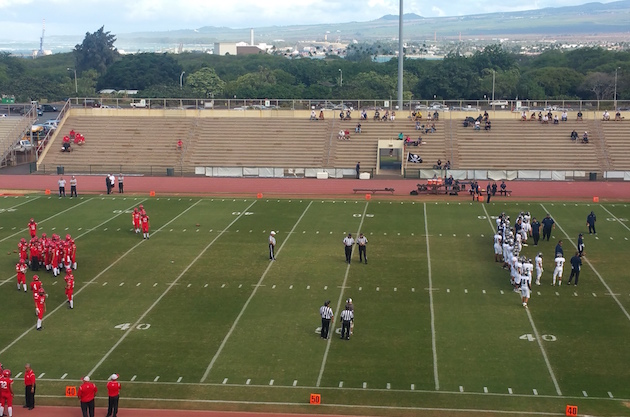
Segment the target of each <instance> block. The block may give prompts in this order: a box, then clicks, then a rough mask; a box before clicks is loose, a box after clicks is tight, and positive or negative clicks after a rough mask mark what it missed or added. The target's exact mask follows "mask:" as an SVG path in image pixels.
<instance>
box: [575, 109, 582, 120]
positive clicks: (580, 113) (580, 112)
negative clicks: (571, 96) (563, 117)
mask: <svg viewBox="0 0 630 417" xmlns="http://www.w3.org/2000/svg"><path fill="white" fill-rule="evenodd" d="M576 120H577V121H582V110H578V112H577V119H576Z"/></svg>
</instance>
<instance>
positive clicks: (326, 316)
mask: <svg viewBox="0 0 630 417" xmlns="http://www.w3.org/2000/svg"><path fill="white" fill-rule="evenodd" d="M319 314H320V315H321V316H322V330H321V333H320V335H321V338H322V339H328V330H329V329H330V320H331V319H332V318H333V311H332V308H330V300H326V301H325V302H324V305H323V306H321V307H320V308H319Z"/></svg>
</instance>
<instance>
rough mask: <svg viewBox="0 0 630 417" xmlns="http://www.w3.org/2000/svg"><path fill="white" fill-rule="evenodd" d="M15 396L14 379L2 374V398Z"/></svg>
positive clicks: (0, 379)
mask: <svg viewBox="0 0 630 417" xmlns="http://www.w3.org/2000/svg"><path fill="white" fill-rule="evenodd" d="M11 397H13V379H11V378H10V377H9V378H7V377H6V376H0V398H6V399H8V398H11Z"/></svg>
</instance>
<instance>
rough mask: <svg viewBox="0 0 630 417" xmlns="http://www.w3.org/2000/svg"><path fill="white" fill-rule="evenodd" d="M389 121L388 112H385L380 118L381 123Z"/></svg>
mask: <svg viewBox="0 0 630 417" xmlns="http://www.w3.org/2000/svg"><path fill="white" fill-rule="evenodd" d="M388 120H389V110H385V114H384V115H383V117H381V122H386V121H388Z"/></svg>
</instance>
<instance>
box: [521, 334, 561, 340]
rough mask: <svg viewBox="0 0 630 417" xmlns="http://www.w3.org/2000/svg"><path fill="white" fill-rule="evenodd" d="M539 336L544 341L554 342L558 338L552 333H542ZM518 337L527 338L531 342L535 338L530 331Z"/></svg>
mask: <svg viewBox="0 0 630 417" xmlns="http://www.w3.org/2000/svg"><path fill="white" fill-rule="evenodd" d="M540 337H541V338H542V340H544V341H545V342H555V341H556V340H558V338H557V337H556V336H554V335H552V334H544V335H542V336H540ZM519 339H521V340H527V341H528V342H533V341H534V340H536V338H535V337H534V335H533V334H531V333H527V334H524V335H522V336H520V337H519Z"/></svg>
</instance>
